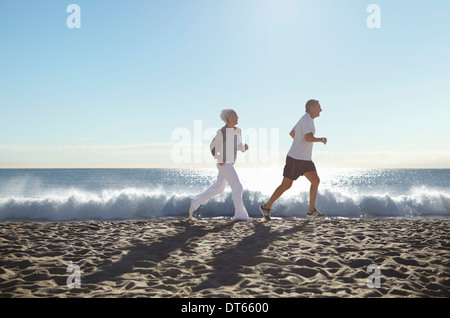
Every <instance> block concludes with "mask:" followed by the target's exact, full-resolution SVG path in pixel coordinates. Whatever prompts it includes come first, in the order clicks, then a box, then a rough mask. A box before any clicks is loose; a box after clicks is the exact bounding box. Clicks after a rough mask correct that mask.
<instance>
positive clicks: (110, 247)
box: [0, 219, 450, 298]
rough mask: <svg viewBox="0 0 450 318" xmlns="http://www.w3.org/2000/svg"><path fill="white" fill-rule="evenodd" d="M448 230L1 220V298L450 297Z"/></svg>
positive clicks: (358, 224) (299, 223)
mask: <svg viewBox="0 0 450 318" xmlns="http://www.w3.org/2000/svg"><path fill="white" fill-rule="evenodd" d="M449 229H450V221H449V220H431V219H428V220H406V219H331V220H328V219H325V220H309V219H308V220H307V219H276V220H273V221H272V222H270V223H264V222H262V221H261V219H254V220H252V221H249V222H235V221H231V220H227V219H214V220H213V219H206V220H193V221H187V220H182V219H155V220H148V221H122V222H60V223H45V222H36V223H30V222H26V223H2V224H0V255H1V258H0V297H19V298H20V297H83V298H84V297H161V298H163V297H164V298H165V297H192V298H206V297H208V298H209V297H211V298H214V297H252V298H254V297H276V298H280V297H350V298H353V297H449V296H450V231H449ZM70 265H76V266H78V268H79V272H76V271H75V272H74V271H71V270H70V268H68V266H70ZM369 265H372V266H377V267H378V269H379V278H380V279H379V283H380V285H379V287H377V286H376V285H375V286H374V284H375V283H376V281H377V280H376V279H375V276H376V275H377V273H376V271H373V270H370V271H368V266H369ZM75 268H76V267H75ZM77 274H79V275H78V276H77ZM371 275H372V276H371ZM374 275H375V276H374ZM369 276H370V278H369ZM68 278H69V282H72V283H77V282H78V283H79V286H78V287H74V288H69V286H68V285H67V283H68ZM368 278H369V283H371V286H372V287H370V286H369V285H368Z"/></svg>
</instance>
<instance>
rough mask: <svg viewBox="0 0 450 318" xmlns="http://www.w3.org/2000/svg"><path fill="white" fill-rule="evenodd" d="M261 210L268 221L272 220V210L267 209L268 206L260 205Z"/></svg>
mask: <svg viewBox="0 0 450 318" xmlns="http://www.w3.org/2000/svg"><path fill="white" fill-rule="evenodd" d="M259 210H260V211H261V213H262V215H263V217H264V219H265V220H266V221H270V214H271V213H272V211H270V209H266V208H265V207H264V205H260V206H259Z"/></svg>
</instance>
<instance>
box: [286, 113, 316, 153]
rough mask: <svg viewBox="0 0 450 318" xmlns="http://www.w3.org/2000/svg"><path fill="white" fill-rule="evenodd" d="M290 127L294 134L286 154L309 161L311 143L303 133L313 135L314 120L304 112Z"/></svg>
mask: <svg viewBox="0 0 450 318" xmlns="http://www.w3.org/2000/svg"><path fill="white" fill-rule="evenodd" d="M292 129H293V130H294V131H295V136H294V140H293V142H292V146H291V149H289V152H288V154H287V155H288V156H289V157H291V158H294V159H297V160H307V161H311V160H312V159H311V157H312V149H313V143H312V142H308V141H306V140H305V135H307V134H309V133H313V135H314V133H315V132H316V128H315V127H314V120H313V119H312V118H311V115H310V114H309V113H305V115H303V116H302V118H300V120H299V121H298V123H297V124H296V125H295V126H294V128H292Z"/></svg>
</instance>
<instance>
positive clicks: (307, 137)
mask: <svg viewBox="0 0 450 318" xmlns="http://www.w3.org/2000/svg"><path fill="white" fill-rule="evenodd" d="M305 140H306V141H308V142H323V143H324V144H326V143H327V138H325V137H322V138H316V137H314V135H313V133H312V132H311V133H309V134H306V135H305Z"/></svg>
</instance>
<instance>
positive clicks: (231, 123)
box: [228, 113, 239, 126]
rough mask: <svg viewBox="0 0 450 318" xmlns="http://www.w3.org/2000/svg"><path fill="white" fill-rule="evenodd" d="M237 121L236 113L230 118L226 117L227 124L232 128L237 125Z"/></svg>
mask: <svg viewBox="0 0 450 318" xmlns="http://www.w3.org/2000/svg"><path fill="white" fill-rule="evenodd" d="M238 119H239V117H238V115H237V114H236V113H233V114H231V115H230V116H228V123H229V124H230V125H233V126H234V125H237V123H238Z"/></svg>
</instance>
